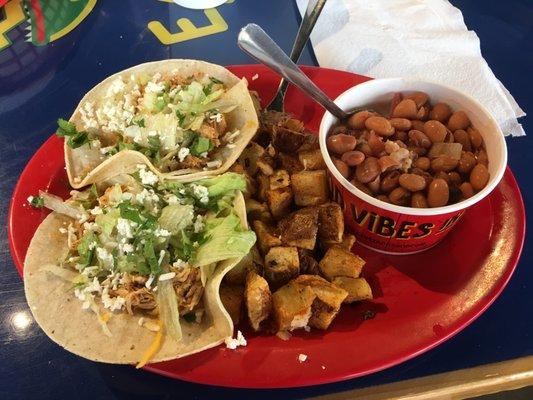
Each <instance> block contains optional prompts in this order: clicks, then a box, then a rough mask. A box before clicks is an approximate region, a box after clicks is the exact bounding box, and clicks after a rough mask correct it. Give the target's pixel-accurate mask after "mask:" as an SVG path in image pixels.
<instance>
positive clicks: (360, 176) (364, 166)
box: [355, 157, 381, 183]
mask: <svg viewBox="0 0 533 400" xmlns="http://www.w3.org/2000/svg"><path fill="white" fill-rule="evenodd" d="M380 172H381V170H380V167H379V162H378V159H377V158H375V157H367V158H365V160H364V161H363V162H362V163H361V164H359V165H358V166H357V167H356V169H355V177H356V178H357V180H358V181H359V182H362V183H368V182H372V181H373V180H374V179H376V177H377V176H378V175H379V173H380Z"/></svg>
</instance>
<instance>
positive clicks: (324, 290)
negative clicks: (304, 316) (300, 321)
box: [293, 275, 348, 329]
mask: <svg viewBox="0 0 533 400" xmlns="http://www.w3.org/2000/svg"><path fill="white" fill-rule="evenodd" d="M293 282H294V283H297V284H299V285H303V286H308V287H310V288H311V289H312V290H313V292H314V293H315V295H316V298H315V301H314V302H313V305H312V307H311V318H310V319H309V326H311V327H313V328H318V329H328V327H329V325H330V324H331V322H332V321H333V319H334V318H335V317H336V316H337V314H338V312H339V310H340V308H341V304H342V302H343V301H344V299H345V298H346V296H348V292H347V291H346V290H344V289H342V288H339V287H338V286H335V285H334V284H332V283H330V282H328V281H327V280H325V279H324V278H321V277H320V276H317V275H300V276H299V277H297V278H296V279H294V280H293Z"/></svg>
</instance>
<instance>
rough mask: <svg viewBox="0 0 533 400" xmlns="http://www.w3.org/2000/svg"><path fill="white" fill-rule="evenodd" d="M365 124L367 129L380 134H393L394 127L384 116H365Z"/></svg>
mask: <svg viewBox="0 0 533 400" xmlns="http://www.w3.org/2000/svg"><path fill="white" fill-rule="evenodd" d="M365 126H366V128H367V129H369V130H373V131H374V132H376V133H377V134H378V135H380V136H392V135H394V128H393V127H392V125H391V123H390V121H389V120H388V119H387V118H385V117H377V116H372V117H369V118H367V120H366V121H365Z"/></svg>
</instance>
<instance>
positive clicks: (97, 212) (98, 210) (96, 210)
mask: <svg viewBox="0 0 533 400" xmlns="http://www.w3.org/2000/svg"><path fill="white" fill-rule="evenodd" d="M90 213H91V214H92V215H100V214H102V213H103V211H102V209H101V208H100V207H99V206H96V207H94V208H93V209H92V210H91V211H90Z"/></svg>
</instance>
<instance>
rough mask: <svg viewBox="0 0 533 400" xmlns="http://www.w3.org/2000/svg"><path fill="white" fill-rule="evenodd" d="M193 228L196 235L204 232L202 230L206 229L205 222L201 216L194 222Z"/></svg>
mask: <svg viewBox="0 0 533 400" xmlns="http://www.w3.org/2000/svg"><path fill="white" fill-rule="evenodd" d="M193 228H194V233H199V232H202V230H203V229H204V221H203V217H202V216H201V215H198V216H197V217H196V220H195V221H194V225H193Z"/></svg>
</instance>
